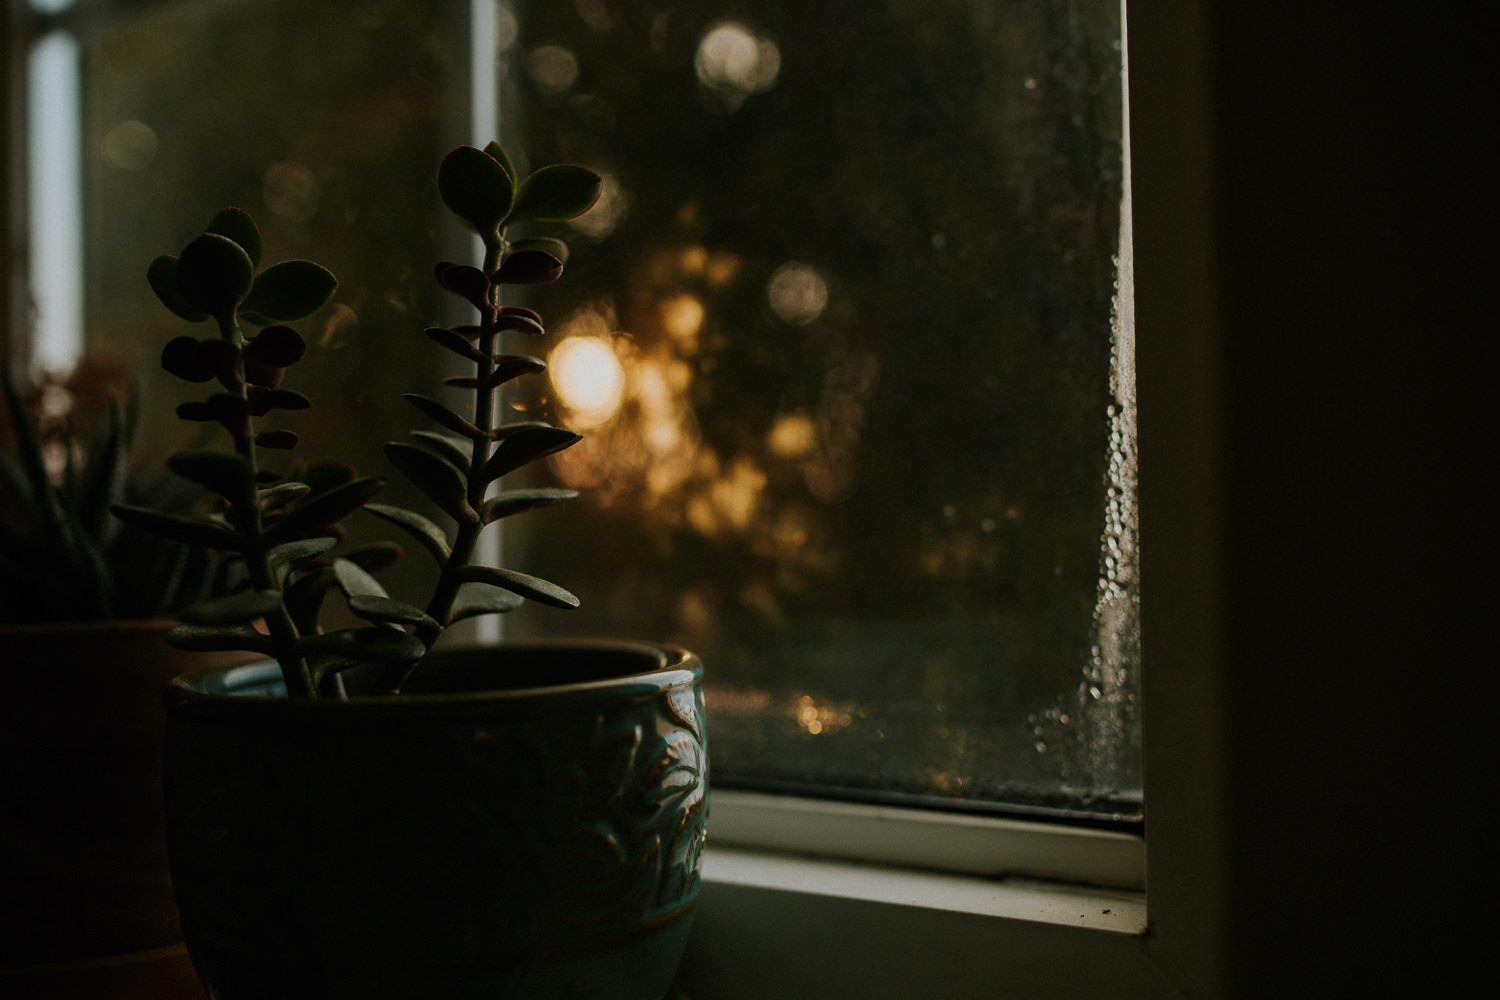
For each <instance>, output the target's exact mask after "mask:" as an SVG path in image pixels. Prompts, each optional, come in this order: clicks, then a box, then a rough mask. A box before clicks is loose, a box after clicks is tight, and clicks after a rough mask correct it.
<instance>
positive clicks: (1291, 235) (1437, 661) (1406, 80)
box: [1209, 2, 1495, 997]
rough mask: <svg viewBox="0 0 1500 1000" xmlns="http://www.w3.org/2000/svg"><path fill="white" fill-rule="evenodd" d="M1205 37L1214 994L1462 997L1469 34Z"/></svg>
mask: <svg viewBox="0 0 1500 1000" xmlns="http://www.w3.org/2000/svg"><path fill="white" fill-rule="evenodd" d="M1212 10H1213V21H1212V25H1211V31H1210V35H1209V38H1210V46H1211V50H1210V51H1211V58H1210V63H1211V66H1212V72H1213V76H1214V79H1213V81H1212V89H1211V91H1210V93H1211V100H1212V102H1213V105H1214V110H1213V117H1214V123H1215V124H1214V128H1213V135H1214V147H1213V159H1214V163H1215V166H1214V173H1215V179H1214V184H1215V187H1216V191H1215V204H1214V207H1215V216H1216V218H1215V219H1214V223H1213V224H1214V226H1215V236H1214V244H1215V250H1216V252H1215V259H1216V269H1217V274H1216V276H1215V284H1216V287H1217V289H1218V297H1217V303H1216V308H1217V310H1218V314H1217V323H1218V327H1219V330H1220V332H1221V341H1220V344H1219V347H1218V353H1219V366H1218V377H1219V379H1220V389H1221V393H1220V399H1221V401H1222V404H1221V405H1222V409H1221V413H1222V416H1223V419H1224V424H1223V428H1224V441H1223V444H1224V447H1223V449H1222V455H1223V458H1224V463H1223V467H1222V475H1223V479H1222V483H1223V492H1222V495H1223V497H1224V498H1225V507H1224V510H1225V518H1224V521H1223V528H1224V534H1223V538H1224V543H1223V546H1222V551H1223V553H1224V557H1225V558H1224V562H1223V565H1222V570H1223V573H1224V576H1223V581H1222V582H1223V586H1224V590H1223V593H1224V594H1225V595H1226V602H1225V608H1224V610H1225V620H1226V628H1225V633H1224V635H1225V640H1226V647H1225V650H1226V654H1227V664H1228V670H1227V674H1226V678H1225V686H1224V691H1223V694H1224V705H1225V706H1226V708H1227V711H1228V715H1229V723H1228V724H1229V729H1228V743H1227V746H1228V752H1229V758H1230V766H1229V772H1228V788H1229V803H1228V813H1227V816H1226V820H1227V836H1228V841H1227V845H1228V851H1229V854H1230V857H1231V858H1232V861H1231V877H1230V908H1229V925H1228V928H1227V929H1228V937H1227V939H1226V940H1227V942H1228V945H1229V954H1230V961H1229V964H1228V967H1227V968H1228V971H1229V981H1230V983H1231V984H1232V985H1233V988H1234V990H1235V992H1236V994H1237V995H1242V996H1246V997H1264V996H1275V995H1281V993H1282V992H1283V991H1284V990H1285V989H1286V988H1287V987H1288V986H1291V985H1294V984H1298V985H1303V986H1317V987H1319V988H1320V992H1318V993H1317V994H1316V995H1321V996H1353V995H1360V994H1361V993H1363V992H1364V991H1365V990H1368V991H1369V995H1372V996H1400V995H1412V996H1417V995H1421V996H1458V995H1463V990H1464V989H1465V988H1467V987H1466V984H1467V983H1468V982H1472V981H1473V980H1472V979H1469V978H1467V977H1469V976H1471V975H1474V974H1477V972H1478V971H1479V969H1478V966H1479V962H1480V956H1481V955H1482V954H1483V953H1484V952H1483V949H1482V947H1481V945H1482V942H1483V940H1485V939H1487V938H1488V937H1489V934H1488V933H1487V932H1488V930H1489V928H1490V927H1492V926H1493V917H1490V916H1488V915H1487V914H1485V913H1484V912H1483V910H1482V905H1483V898H1482V897H1483V896H1484V892H1483V888H1484V885H1485V884H1486V882H1487V880H1488V871H1489V864H1488V862H1486V861H1482V860H1481V859H1482V858H1484V847H1485V846H1486V845H1484V844H1483V843H1481V840H1480V833H1479V825H1478V822H1477V821H1476V820H1475V818H1474V817H1475V813H1474V811H1473V804H1474V802H1475V800H1476V798H1478V799H1479V800H1480V801H1482V800H1483V798H1484V797H1487V796H1486V794H1485V793H1486V791H1487V790H1489V789H1493V787H1494V782H1493V771H1492V770H1490V769H1489V767H1487V766H1485V765H1484V763H1483V762H1484V761H1487V760H1489V759H1491V752H1488V746H1487V745H1483V744H1481V739H1482V737H1481V734H1482V733H1484V731H1485V729H1486V727H1485V726H1484V724H1483V721H1482V715H1481V713H1482V712H1483V711H1484V709H1485V707H1486V706H1485V702H1486V700H1487V699H1486V698H1485V697H1484V694H1485V693H1486V692H1487V691H1493V681H1492V680H1490V679H1489V678H1490V677H1491V676H1492V674H1493V659H1494V654H1493V652H1492V651H1490V652H1489V654H1488V658H1486V657H1485V656H1484V655H1483V654H1480V655H1478V656H1475V655H1473V654H1471V653H1470V652H1469V650H1471V649H1473V648H1476V643H1475V640H1476V639H1478V636H1477V635H1476V634H1475V633H1477V632H1478V631H1479V630H1481V629H1487V626H1485V625H1483V624H1482V623H1483V622H1484V621H1485V616H1484V613H1483V611H1481V610H1480V608H1481V600H1482V599H1483V597H1484V595H1486V594H1488V595H1490V596H1493V594H1494V590H1495V588H1494V584H1493V582H1492V581H1490V580H1487V579H1485V578H1484V577H1482V576H1481V575H1480V574H1481V573H1484V572H1485V571H1486V570H1487V567H1485V566H1484V563H1485V562H1486V561H1487V559H1486V558H1485V557H1483V556H1479V555H1478V552H1477V551H1476V549H1475V546H1476V545H1484V544H1486V542H1487V541H1488V539H1486V538H1485V536H1484V534H1483V533H1482V531H1481V529H1480V525H1481V523H1482V522H1481V521H1479V520H1477V519H1476V520H1474V521H1468V520H1467V517H1468V515H1469V514H1470V512H1471V511H1472V510H1473V508H1472V507H1471V505H1470V500H1469V498H1471V497H1474V496H1475V490H1476V487H1477V486H1478V484H1479V475H1478V473H1477V468H1478V465H1477V464H1476V463H1482V464H1487V465H1491V466H1492V465H1493V452H1494V448H1493V443H1492V442H1491V441H1488V440H1486V441H1483V442H1480V443H1478V445H1477V450H1475V451H1470V450H1468V448H1467V447H1465V446H1464V444H1465V442H1466V440H1467V439H1468V438H1469V437H1470V436H1471V435H1474V432H1475V431H1478V430H1480V429H1481V428H1484V427H1486V426H1487V425H1489V424H1491V423H1492V419H1491V420H1483V419H1481V418H1480V417H1479V412H1480V411H1479V408H1478V407H1479V404H1480V403H1481V402H1482V401H1483V399H1484V395H1485V391H1486V388H1487V387H1485V386H1483V385H1482V383H1478V382H1475V381H1472V380H1473V379H1475V378H1476V377H1483V376H1482V373H1484V372H1485V370H1486V369H1487V368H1489V369H1490V370H1491V371H1492V370H1493V369H1492V367H1491V366H1492V362H1490V363H1489V364H1486V363H1485V362H1484V361H1483V360H1482V358H1483V357H1487V356H1488V353H1487V352H1486V353H1485V354H1481V343H1482V342H1483V341H1486V340H1488V339H1489V338H1490V336H1491V334H1489V333H1486V330H1488V331H1493V328H1494V321H1493V318H1492V317H1489V316H1486V315H1485V313H1484V312H1481V309H1482V308H1483V306H1482V305H1481V303H1482V300H1483V296H1484V289H1485V287H1486V285H1487V284H1489V283H1491V282H1490V281H1486V280H1485V277H1483V276H1478V275H1476V273H1475V267H1474V262H1475V258H1474V257H1473V256H1471V254H1472V253H1473V252H1474V250H1476V249H1477V248H1478V247H1479V246H1480V245H1482V243H1481V241H1480V240H1479V238H1478V237H1479V235H1480V233H1479V231H1480V230H1481V229H1482V228H1483V227H1484V226H1486V225H1487V223H1483V222H1481V221H1480V215H1479V214H1478V213H1477V210H1478V207H1479V204H1480V197H1479V196H1480V192H1481V191H1483V190H1484V189H1485V188H1487V187H1488V184H1485V185H1484V186H1483V187H1481V186H1479V185H1475V186H1472V187H1471V186H1470V185H1469V183H1468V182H1469V180H1470V179H1471V176H1472V175H1471V173H1470V170H1471V168H1472V166H1473V165H1476V161H1475V159H1474V155H1473V152H1472V148H1473V147H1472V145H1471V143H1472V141H1473V140H1472V138H1471V131H1470V130H1471V127H1472V126H1473V125H1474V124H1476V123H1477V121H1478V120H1479V119H1478V118H1474V117H1471V115H1473V114H1477V95H1479V94H1482V93H1486V91H1487V90H1488V88H1486V89H1485V90H1481V89H1480V87H1481V86H1482V85H1481V83H1480V81H1479V79H1478V70H1477V67H1479V66H1480V65H1482V59H1480V58H1472V59H1471V58H1469V57H1468V55H1467V52H1468V49H1469V47H1470V45H1471V44H1472V43H1471V42H1469V41H1468V40H1469V39H1470V38H1472V37H1473V36H1474V34H1475V32H1474V31H1473V27H1474V26H1473V25H1466V24H1464V23H1461V22H1459V21H1458V20H1455V22H1454V23H1449V24H1444V23H1439V22H1437V21H1435V20H1434V19H1431V18H1424V17H1418V16H1416V15H1414V14H1412V13H1411V12H1410V11H1408V10H1406V9H1402V8H1399V7H1396V8H1391V7H1384V6H1381V5H1359V7H1358V8H1356V9H1351V8H1349V7H1345V6H1343V5H1337V6H1335V5H1318V4H1304V3H1285V2H1276V3H1270V4H1264V3H1258V4H1236V3H1229V2H1221V3H1217V4H1214V5H1213V8H1212ZM1481 117H1485V118H1490V119H1492V118H1493V113H1492V112H1490V113H1488V114H1486V115H1484V116H1481ZM1491 281H1492V279H1491ZM1489 391H1490V392H1493V390H1489ZM1483 507H1488V508H1491V509H1492V508H1493V503H1492V502H1488V503H1485V504H1483V505H1482V506H1481V509H1482V508H1483ZM1492 516H1493V515H1492V514H1490V513H1489V512H1488V511H1486V520H1488V519H1489V518H1491V517H1492ZM1454 556H1457V558H1453V557H1454ZM1476 556H1478V557H1477V558H1476ZM1485 603H1486V604H1487V603H1488V601H1485ZM1471 612H1472V613H1471ZM1491 614H1492V612H1491ZM1487 779H1488V780H1487Z"/></svg>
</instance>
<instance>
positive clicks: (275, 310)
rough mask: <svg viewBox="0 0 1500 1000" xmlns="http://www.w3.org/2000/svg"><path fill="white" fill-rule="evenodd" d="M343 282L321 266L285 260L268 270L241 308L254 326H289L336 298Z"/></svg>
mask: <svg viewBox="0 0 1500 1000" xmlns="http://www.w3.org/2000/svg"><path fill="white" fill-rule="evenodd" d="M338 287H339V281H338V279H337V278H335V277H334V276H333V272H332V271H329V270H328V269H327V268H326V267H324V266H322V265H321V264H314V263H313V262H312V261H310V260H285V261H282V262H281V263H280V264H273V265H272V266H271V267H268V268H266V269H265V270H264V271H262V272H261V273H260V275H259V276H257V277H256V279H255V284H254V287H252V288H251V289H250V294H249V295H247V296H246V297H245V301H244V305H243V306H242V307H241V308H242V311H243V312H244V313H245V314H246V316H247V318H252V322H258V321H263V320H270V321H272V322H276V323H286V322H289V321H291V320H294V319H302V318H303V317H305V316H311V315H312V314H313V313H315V312H317V311H318V310H319V309H321V308H323V306H324V305H325V304H327V302H328V300H329V299H331V298H333V293H334V292H335V291H337V290H338Z"/></svg>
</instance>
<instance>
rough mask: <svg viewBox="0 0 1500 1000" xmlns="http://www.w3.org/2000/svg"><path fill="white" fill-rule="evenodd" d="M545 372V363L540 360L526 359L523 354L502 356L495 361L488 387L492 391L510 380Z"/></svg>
mask: <svg viewBox="0 0 1500 1000" xmlns="http://www.w3.org/2000/svg"><path fill="white" fill-rule="evenodd" d="M546 370H547V363H546V362H544V361H543V360H542V359H541V358H533V357H528V356H527V355H524V354H502V355H500V356H499V357H498V358H496V359H495V370H494V371H493V372H492V373H491V374H490V377H489V381H488V385H489V387H490V388H491V389H494V388H496V387H497V386H501V385H504V384H505V383H507V382H509V381H511V380H512V379H517V378H520V377H521V376H523V375H536V374H538V373H540V372H544V371H546Z"/></svg>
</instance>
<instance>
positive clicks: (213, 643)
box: [166, 625, 276, 656]
mask: <svg viewBox="0 0 1500 1000" xmlns="http://www.w3.org/2000/svg"><path fill="white" fill-rule="evenodd" d="M166 638H167V645H169V646H171V647H172V648H173V649H185V650H187V651H189V652H194V653H207V652H216V651H226V650H236V649H244V650H248V651H250V652H252V653H260V654H262V655H264V656H274V655H276V650H275V647H274V646H273V645H272V643H271V637H270V636H268V635H265V634H263V633H261V632H258V631H256V629H255V627H254V626H252V625H178V626H177V627H176V628H174V629H172V630H171V631H170V632H168V633H167V636H166Z"/></svg>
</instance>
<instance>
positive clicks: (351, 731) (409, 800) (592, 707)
mask: <svg viewBox="0 0 1500 1000" xmlns="http://www.w3.org/2000/svg"><path fill="white" fill-rule="evenodd" d="M539 681H540V682H541V683H544V684H545V685H546V686H536V685H537V684H538V683H539ZM349 682H350V687H351V690H352V691H355V692H357V691H358V687H359V677H358V675H357V674H356V675H353V676H351V677H350V678H349ZM701 684H702V665H701V664H700V663H699V661H698V659H697V658H696V657H695V656H693V655H692V654H690V653H686V652H683V651H681V650H675V649H663V648H657V647H648V646H640V645H632V644H584V643H570V644H561V645H531V646H500V647H488V648H480V647H475V648H471V649H463V650H456V651H452V652H448V653H437V654H434V655H433V656H431V657H429V658H428V661H427V662H426V663H425V664H424V666H423V668H422V669H421V670H420V671H419V672H418V673H417V674H416V675H414V676H413V678H412V680H411V682H410V683H409V684H408V688H407V691H408V692H409V693H408V694H405V695H403V696H402V697H400V698H394V699H393V698H376V697H361V696H359V695H358V694H357V693H356V694H355V695H353V696H352V697H350V698H349V700H348V701H345V702H332V701H301V700H294V699H288V698H286V697H285V696H284V689H283V687H282V685H281V681H280V672H279V670H278V668H277V667H276V666H275V665H274V664H270V663H265V664H258V665H253V666H249V667H241V668H238V669H233V670H227V671H225V670H218V671H200V672H196V673H192V674H189V675H187V676H185V677H182V678H179V679H178V680H176V681H174V682H173V684H172V686H171V687H170V688H169V690H168V695H167V716H168V725H167V756H166V792H167V815H168V845H169V849H170V853H171V865H172V877H173V881H174V883H175V887H176V892H177V900H178V906H179V908H180V911H181V918H182V929H183V933H184V937H185V939H186V941H187V944H188V950H189V952H190V953H191V955H192V957H193V961H194V964H195V965H196V966H197V968H198V971H199V974H200V976H201V977H202V979H203V980H204V984H205V985H206V986H207V987H208V989H209V992H210V995H211V996H214V997H220V998H224V1000H264V998H267V997H282V996H317V997H320V998H322V997H361V998H368V997H417V996H435V997H444V998H461V997H486V998H500V997H506V998H514V1000H530V998H546V1000H561V998H567V997H579V998H582V997H587V998H591V1000H660V998H661V997H662V996H663V995H664V994H665V993H666V992H667V990H668V989H669V988H670V984H671V981H672V977H673V975H674V973H675V969H676V965H677V961H678V959H679V958H680V955H681V952H682V948H683V945H684V944H685V942H686V938H687V933H688V929H689V926H690V924H691V920H692V910H693V903H694V900H695V899H696V897H697V893H698V870H699V861H700V855H701V850H702V847H703V840H704V834H705V826H706V814H707V779H708V763H707V756H706V746H705V742H704V731H703V696H702V686H701Z"/></svg>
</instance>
